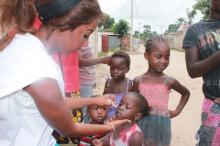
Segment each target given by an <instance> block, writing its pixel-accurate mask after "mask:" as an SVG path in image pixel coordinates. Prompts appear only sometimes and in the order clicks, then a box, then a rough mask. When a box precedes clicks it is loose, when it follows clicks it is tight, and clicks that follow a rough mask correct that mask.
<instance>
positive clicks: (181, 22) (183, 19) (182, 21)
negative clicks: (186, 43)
mask: <svg viewBox="0 0 220 146" xmlns="http://www.w3.org/2000/svg"><path fill="white" fill-rule="evenodd" d="M186 22H187V21H186V19H185V18H178V19H177V20H176V21H175V23H176V25H177V26H178V27H179V26H180V25H182V24H184V23H186Z"/></svg>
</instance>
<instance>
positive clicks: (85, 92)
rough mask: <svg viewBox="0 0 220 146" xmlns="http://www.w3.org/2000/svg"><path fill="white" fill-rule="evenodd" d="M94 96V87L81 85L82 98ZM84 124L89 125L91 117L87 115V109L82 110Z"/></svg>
mask: <svg viewBox="0 0 220 146" xmlns="http://www.w3.org/2000/svg"><path fill="white" fill-rule="evenodd" d="M92 95H93V86H92V85H80V96H81V97H83V98H87V97H91V96H92ZM82 112H83V119H84V123H89V121H90V117H89V115H88V113H87V107H83V108H82Z"/></svg>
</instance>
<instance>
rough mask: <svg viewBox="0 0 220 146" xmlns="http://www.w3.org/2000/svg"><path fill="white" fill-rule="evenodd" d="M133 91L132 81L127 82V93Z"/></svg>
mask: <svg viewBox="0 0 220 146" xmlns="http://www.w3.org/2000/svg"><path fill="white" fill-rule="evenodd" d="M130 91H133V80H129V83H128V92H130Z"/></svg>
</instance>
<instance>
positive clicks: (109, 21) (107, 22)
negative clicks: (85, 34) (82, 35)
mask: <svg viewBox="0 0 220 146" xmlns="http://www.w3.org/2000/svg"><path fill="white" fill-rule="evenodd" d="M114 24H115V19H114V18H112V17H110V16H105V17H103V18H102V20H101V23H99V27H103V29H105V30H109V29H111V28H112V26H113V25H114Z"/></svg>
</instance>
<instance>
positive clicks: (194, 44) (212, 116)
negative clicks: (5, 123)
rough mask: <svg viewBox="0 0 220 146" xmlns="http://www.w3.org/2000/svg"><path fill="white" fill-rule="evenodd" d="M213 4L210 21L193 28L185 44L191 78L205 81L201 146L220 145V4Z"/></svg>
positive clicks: (218, 0)
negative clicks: (200, 78)
mask: <svg viewBox="0 0 220 146" xmlns="http://www.w3.org/2000/svg"><path fill="white" fill-rule="evenodd" d="M210 4H211V5H210V15H209V19H208V20H203V21H200V22H198V23H196V24H194V25H192V26H191V27H190V28H189V29H188V30H187V32H186V35H185V38H184V41H183V48H184V49H185V58H186V66H187V71H188V74H189V76H190V77H192V78H197V77H202V78H203V87H202V90H203V94H204V96H205V98H204V101H203V106H202V114H201V126H200V128H199V130H198V132H197V136H196V137H197V140H198V146H219V145H220V61H219V59H220V52H219V50H220V21H219V20H220V0H210Z"/></svg>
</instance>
